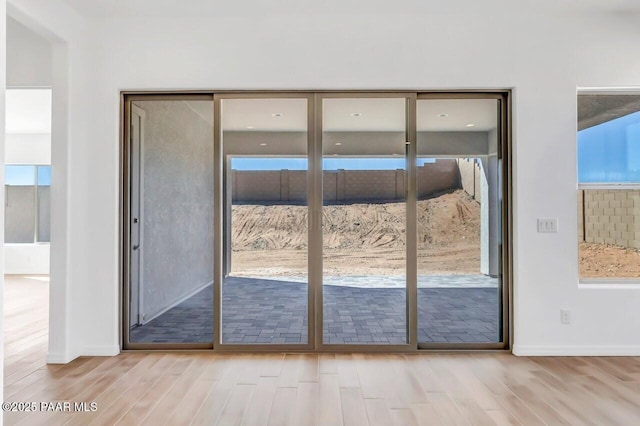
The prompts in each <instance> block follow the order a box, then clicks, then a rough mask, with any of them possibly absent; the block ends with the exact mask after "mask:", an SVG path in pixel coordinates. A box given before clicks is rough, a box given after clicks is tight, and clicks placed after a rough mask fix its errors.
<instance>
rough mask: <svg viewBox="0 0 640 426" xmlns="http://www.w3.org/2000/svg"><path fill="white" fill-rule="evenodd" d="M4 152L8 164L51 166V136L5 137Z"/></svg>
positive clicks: (14, 135)
mask: <svg viewBox="0 0 640 426" xmlns="http://www.w3.org/2000/svg"><path fill="white" fill-rule="evenodd" d="M4 152H5V157H4V160H5V163H6V164H44V165H46V164H51V135H50V134H25V133H21V134H16V133H14V134H8V135H5V149H4Z"/></svg>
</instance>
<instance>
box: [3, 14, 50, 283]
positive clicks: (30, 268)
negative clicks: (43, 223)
mask: <svg viewBox="0 0 640 426" xmlns="http://www.w3.org/2000/svg"><path fill="white" fill-rule="evenodd" d="M6 22H7V85H8V86H10V87H14V88H15V87H47V86H51V84H52V49H51V42H50V41H48V40H46V39H45V38H44V37H42V36H40V35H38V34H36V33H35V32H33V31H32V30H30V29H29V28H27V27H25V26H24V25H22V24H21V23H19V22H18V21H16V20H14V19H12V18H10V17H9V18H7V20H6ZM4 152H5V157H4V158H5V164H51V134H42V133H13V134H7V135H5V147H4ZM4 249H5V254H4V263H5V271H6V273H8V274H48V273H49V247H48V245H43V244H7V245H5V247H4Z"/></svg>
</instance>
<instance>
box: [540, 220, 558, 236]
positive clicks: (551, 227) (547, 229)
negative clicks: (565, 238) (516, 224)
mask: <svg viewBox="0 0 640 426" xmlns="http://www.w3.org/2000/svg"><path fill="white" fill-rule="evenodd" d="M538 232H542V233H555V232H558V219H555V218H539V219H538Z"/></svg>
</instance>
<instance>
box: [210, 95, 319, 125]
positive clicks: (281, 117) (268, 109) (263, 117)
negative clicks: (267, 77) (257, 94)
mask: <svg viewBox="0 0 640 426" xmlns="http://www.w3.org/2000/svg"><path fill="white" fill-rule="evenodd" d="M307 121H308V118H307V100H306V99H300V98H298V99H224V100H223V101H222V128H223V130H226V131H241V132H248V131H252V130H254V131H269V132H275V131H279V132H293V131H300V132H304V131H306V130H307Z"/></svg>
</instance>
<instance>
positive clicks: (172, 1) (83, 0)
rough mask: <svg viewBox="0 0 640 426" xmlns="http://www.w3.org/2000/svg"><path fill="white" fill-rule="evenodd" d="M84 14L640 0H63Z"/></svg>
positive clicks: (587, 5)
mask: <svg viewBox="0 0 640 426" xmlns="http://www.w3.org/2000/svg"><path fill="white" fill-rule="evenodd" d="M62 1H65V2H67V3H68V4H69V5H71V6H72V7H73V8H74V9H76V10H77V11H78V12H79V13H80V14H81V15H85V16H91V17H104V16H109V17H116V16H117V17H126V16H153V17H171V18H175V17H219V16H225V15H269V14H314V13H332V14H335V13H338V14H340V13H355V14H362V13H363V11H364V12H366V13H380V14H384V13H403V12H404V13H421V12H422V13H436V12H444V11H454V12H460V11H469V12H477V11H480V12H481V11H483V10H485V11H486V10H487V8H488V7H489V6H492V7H496V8H499V9H498V10H500V8H519V9H522V8H526V7H528V8H531V9H534V10H536V9H537V10H540V9H544V10H545V11H549V10H554V9H556V10H563V11H567V10H574V11H576V10H591V11H596V12H597V11H620V10H640V2H639V1H638V0H528V1H522V0H521V1H519V2H513V1H512V0H483V1H482V2H478V1H475V2H471V1H469V0H449V1H442V0H396V1H394V2H391V1H388V0H351V1H349V2H345V1H342V0H324V1H315V0H277V1H255V2H252V4H247V1H237V2H233V1H226V2H222V1H213V0H181V1H176V0H62Z"/></svg>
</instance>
